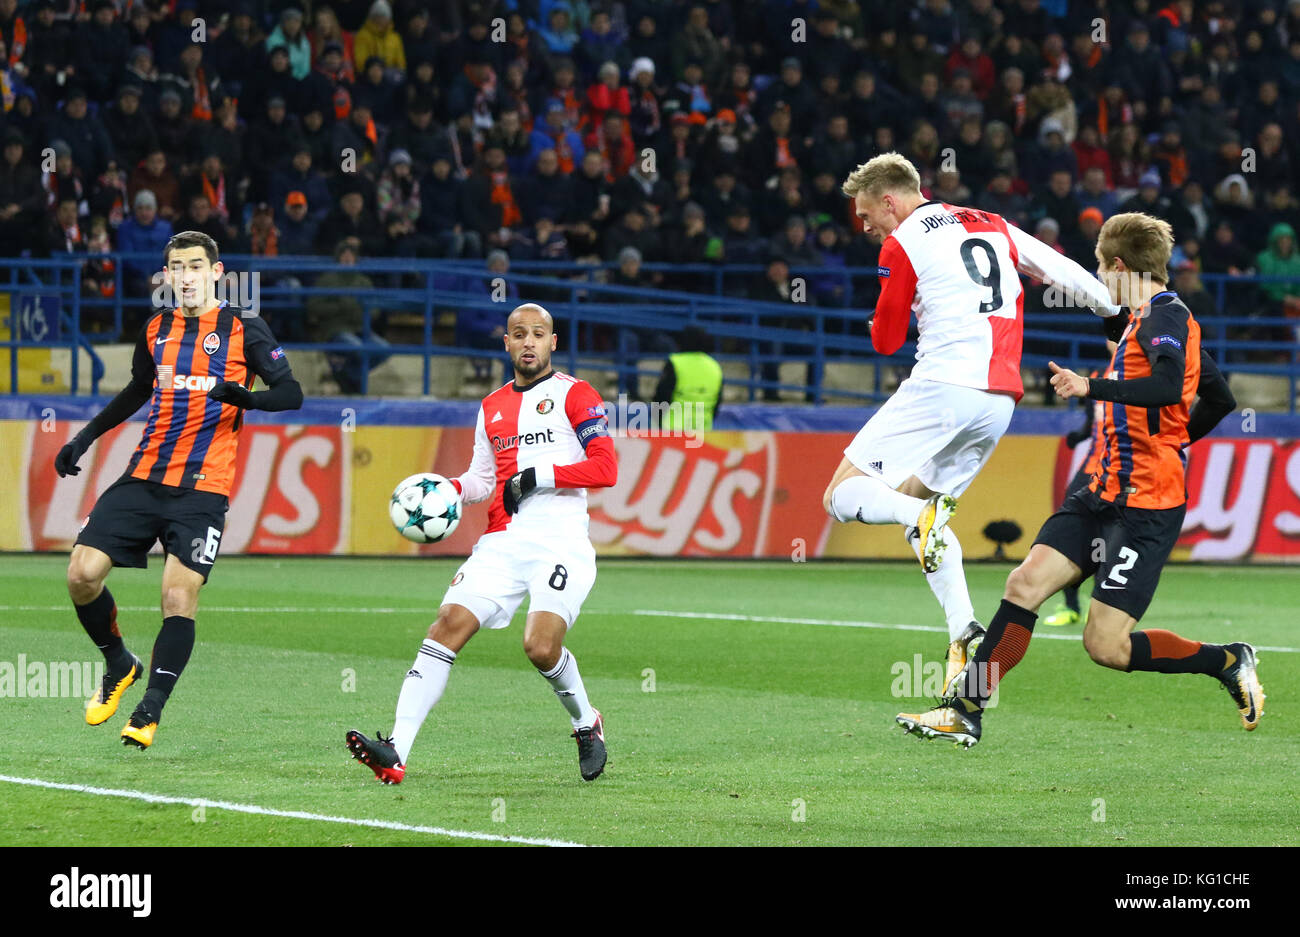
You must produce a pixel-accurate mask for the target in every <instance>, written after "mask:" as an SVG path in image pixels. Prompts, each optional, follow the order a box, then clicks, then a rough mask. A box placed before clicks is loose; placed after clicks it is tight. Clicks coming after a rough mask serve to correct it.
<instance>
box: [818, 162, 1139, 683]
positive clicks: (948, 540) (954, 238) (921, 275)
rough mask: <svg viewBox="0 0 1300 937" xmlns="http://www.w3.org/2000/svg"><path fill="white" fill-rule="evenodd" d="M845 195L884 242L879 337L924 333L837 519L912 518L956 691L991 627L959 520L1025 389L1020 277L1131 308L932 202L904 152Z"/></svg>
mask: <svg viewBox="0 0 1300 937" xmlns="http://www.w3.org/2000/svg"><path fill="white" fill-rule="evenodd" d="M842 190H843V192H844V194H845V195H847V196H849V197H850V198H852V199H853V207H854V212H855V213H856V215H857V217H858V218H860V219H861V220H862V228H863V232H864V233H865V234H866V235H867V236H868V237H870V238H872V239H874V240H877V241H880V242H881V248H880V261H879V264H880V266H879V269H878V275H879V278H880V299H879V300H878V302H877V303H876V312H875V316H874V317H873V318H872V320H871V343H872V345H873V346H874V347H875V349H876V351H878V352H880V353H881V354H882V355H892V354H893V353H894V352H896V351H898V349H899V348H900V347H901V346H902V345H903V342H904V340H905V339H906V338H907V330H908V324H909V322H910V321H911V318H912V315H913V314H915V315H916V322H917V330H918V333H919V337H918V339H917V343H916V364H915V366H914V367H913V368H912V373H911V376H910V377H908V378H907V380H905V381H903V382H902V384H900V385H899V386H898V390H897V391H895V392H894V394H893V396H892V397H890V398H889V400H888V401H886V402H885V404H884V406H882V407H881V408H880V409H879V410H878V411H877V412H876V414H875V415H874V416H873V417H872V418H871V419H870V420H869V421H868V422H867V424H866V425H865V426H864V427H863V428H862V430H861V431H860V432H859V433H858V434H857V436H856V437H855V438H854V439H853V441H852V442H851V443H850V444H849V446H848V448H847V449H845V450H844V459H843V460H842V461H841V462H840V464H839V467H838V468H837V469H836V470H835V474H834V475H833V476H832V478H831V481H830V484H829V485H827V486H826V493H825V495H824V496H823V499H822V503H823V505H824V506H825V508H826V511H827V513H829V514H830V515H831V516H832V517H834V518H835V519H836V520H837V521H841V522H848V521H854V520H856V521H860V522H862V523H864V524H901V525H902V527H903V529H904V534H905V536H906V538H907V542H908V543H909V544H910V545H911V546H912V548H913V549H914V550H915V551H916V554H917V557H918V558H919V559H920V561H921V566H922V568H923V569H924V570H925V574H926V579H927V581H928V582H929V584H930V588H931V590H932V591H933V592H934V595H935V597H936V598H937V599H938V600H939V604H940V605H941V606H942V607H943V611H944V617H945V618H946V620H947V624H948V637H949V645H948V668H947V674H946V677H945V680H944V692H945V693H946V692H947V690H948V688H949V687H950V686H951V683H952V681H953V680H954V679H955V678H956V676H957V674H958V673H959V672H960V671H961V669H962V667H964V666H965V664H966V660H967V658H968V656H969V654H970V653H971V651H973V649H974V648H975V647H977V646H978V643H979V641H980V640H981V639H982V637H983V635H984V629H983V627H981V625H980V623H979V622H978V621H976V620H975V613H974V608H973V607H972V605H971V600H970V591H969V589H968V588H967V585H966V576H965V572H964V571H963V569H962V551H961V545H960V543H959V542H958V540H957V537H956V535H955V534H954V532H953V531H952V530H951V529H950V528H948V526H947V525H948V521H949V519H950V518H951V517H952V514H953V512H954V511H955V510H956V508H957V499H958V498H959V497H960V496H961V495H962V493H963V492H964V491H965V490H966V489H967V487H969V485H970V484H971V482H972V481H974V479H975V476H976V475H977V474H979V471H980V469H981V468H983V467H984V465H985V463H987V462H988V460H989V458H990V456H992V454H993V449H994V447H995V446H996V445H997V443H998V440H999V439H1001V438H1002V434H1003V433H1005V432H1006V429H1007V424H1008V423H1009V422H1010V420H1011V411H1012V410H1013V409H1014V407H1015V405H1016V402H1017V401H1018V400H1019V399H1020V398H1021V397H1022V396H1023V395H1024V387H1023V385H1022V384H1021V380H1020V350H1021V339H1022V334H1023V321H1024V300H1025V295H1024V289H1023V288H1022V286H1021V283H1020V274H1021V273H1025V274H1028V275H1030V276H1032V277H1036V278H1037V279H1040V280H1044V281H1047V282H1048V283H1050V284H1052V285H1053V286H1054V287H1055V288H1057V289H1058V291H1059V292H1060V294H1061V295H1062V296H1064V297H1068V298H1070V299H1072V300H1073V302H1074V304H1076V305H1082V306H1085V307H1088V308H1090V309H1092V310H1093V311H1095V312H1096V313H1098V314H1099V315H1103V316H1113V315H1115V314H1117V313H1118V312H1119V308H1118V307H1117V306H1116V305H1115V304H1114V303H1113V302H1112V301H1111V299H1110V296H1109V295H1108V294H1107V292H1106V288H1105V286H1103V285H1102V284H1101V283H1099V282H1098V281H1097V280H1096V279H1095V278H1094V277H1093V276H1092V275H1091V274H1090V273H1088V271H1086V270H1085V269H1084V268H1083V267H1081V266H1079V265H1078V264H1077V263H1075V262H1074V261H1072V260H1070V259H1069V258H1068V257H1066V256H1064V255H1063V254H1060V253H1058V252H1056V251H1055V250H1053V249H1052V248H1050V247H1048V246H1047V245H1046V244H1044V243H1042V242H1041V241H1039V240H1037V239H1036V238H1034V237H1031V236H1030V235H1028V234H1026V233H1025V232H1023V231H1021V230H1020V229H1019V228H1017V227H1016V226H1015V225H1012V224H1008V223H1007V222H1006V221H1005V220H1004V219H1003V218H1001V217H1000V216H998V215H996V214H993V213H992V212H986V211H980V210H977V209H973V208H963V207H960V206H957V205H949V204H947V203H945V202H940V201H937V200H935V199H926V198H925V196H924V195H922V194H921V177H920V174H919V173H918V172H917V170H916V167H915V166H913V165H912V164H911V163H910V162H909V161H908V160H907V159H906V158H904V157H903V156H900V155H899V154H897V153H882V154H881V155H879V156H877V157H876V158H874V159H872V160H871V161H870V162H867V163H864V164H863V165H861V166H859V167H858V168H857V169H855V170H854V171H853V172H852V173H850V174H849V177H848V179H847V180H846V181H845V182H844V185H843V187H842ZM1062 304H1063V305H1064V304H1065V303H1064V302H1063V303H1062Z"/></svg>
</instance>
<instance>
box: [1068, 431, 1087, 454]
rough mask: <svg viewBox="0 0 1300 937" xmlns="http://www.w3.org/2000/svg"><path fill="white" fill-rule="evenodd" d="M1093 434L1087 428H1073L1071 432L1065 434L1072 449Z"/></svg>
mask: <svg viewBox="0 0 1300 937" xmlns="http://www.w3.org/2000/svg"><path fill="white" fill-rule="evenodd" d="M1091 435H1092V433H1090V432H1088V431H1087V430H1082V429H1076V430H1071V431H1070V432H1068V433H1066V434H1065V444H1066V445H1067V446H1069V447H1070V448H1071V449H1073V448H1074V447H1075V446H1077V445H1079V443H1081V442H1083V441H1084V440H1085V439H1087V438H1088V437H1089V436H1091Z"/></svg>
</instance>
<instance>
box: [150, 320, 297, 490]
mask: <svg viewBox="0 0 1300 937" xmlns="http://www.w3.org/2000/svg"><path fill="white" fill-rule="evenodd" d="M255 376H256V377H260V378H262V380H263V381H265V382H266V383H267V384H271V383H273V382H275V381H277V380H282V379H283V378H285V377H286V376H291V374H290V369H289V361H288V359H287V358H286V357H285V355H284V350H283V349H282V348H280V346H279V345H278V343H277V342H276V340H275V337H274V336H273V335H272V334H271V330H270V329H269V328H268V327H267V325H266V323H265V322H264V321H262V319H260V318H258V317H257V316H255V315H249V314H247V313H245V312H244V311H243V310H241V309H238V308H235V307H232V306H227V305H226V304H225V303H220V304H218V305H216V306H213V307H212V308H211V309H209V310H208V311H207V312H204V313H202V314H201V315H197V316H183V315H181V312H180V310H179V309H171V310H166V311H164V312H160V313H158V314H156V315H154V316H153V317H152V318H151V319H150V320H149V321H148V322H146V323H145V326H144V328H143V329H142V330H141V333H140V338H139V340H138V341H137V343H136V348H135V358H134V360H133V362H132V365H131V380H132V383H133V384H135V385H137V386H146V385H150V384H151V385H152V387H153V395H152V398H151V400H150V404H149V418H148V420H147V421H146V422H145V428H144V434H143V436H141V438H140V444H139V445H138V446H137V447H136V450H135V453H134V454H133V455H132V456H131V461H130V463H129V464H128V466H127V475H129V476H130V477H132V478H139V479H143V480H145V481H152V482H157V483H159V484H163V485H172V486H174V487H177V488H196V489H198V490H200V491H214V492H217V493H219V494H223V495H226V496H229V494H230V490H231V487H232V486H233V484H234V474H235V455H236V452H237V451H238V445H239V430H240V427H241V426H242V424H243V411H242V410H241V409H239V408H238V407H235V406H232V405H230V404H222V403H218V402H217V401H215V400H212V399H211V398H209V397H208V391H210V390H211V389H212V388H213V387H216V386H217V385H218V384H220V383H221V382H222V381H235V382H236V383H239V384H242V385H244V386H245V387H251V386H252V384H253V378H254V377H255Z"/></svg>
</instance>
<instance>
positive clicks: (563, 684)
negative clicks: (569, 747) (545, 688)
mask: <svg viewBox="0 0 1300 937" xmlns="http://www.w3.org/2000/svg"><path fill="white" fill-rule="evenodd" d="M537 672H538V673H540V674H541V675H542V676H543V677H545V678H546V682H547V683H549V684H550V685H551V689H552V690H554V691H555V695H556V696H557V697H559V699H560V702H561V703H563V704H564V708H565V709H567V710H568V711H569V719H570V720H572V722H573V727H574V728H575V729H585V728H589V727H591V726H593V725H595V724H596V710H594V709H592V708H591V703H590V702H589V701H588V700H587V688H586V687H585V686H583V685H582V675H581V674H580V673H578V662H577V660H575V659H574V656H573V655H572V654H570V653H569V649H568V648H567V647H566V648H565V649H564V650H563V652H562V653H561V654H560V661H559V663H557V664H556V665H555V666H554V667H553V668H551V669H550V670H545V671H543V670H539V671H537Z"/></svg>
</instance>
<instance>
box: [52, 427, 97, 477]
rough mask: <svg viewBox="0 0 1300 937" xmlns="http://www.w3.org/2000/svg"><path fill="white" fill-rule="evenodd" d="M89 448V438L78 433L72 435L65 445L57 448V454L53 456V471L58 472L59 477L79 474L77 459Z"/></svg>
mask: <svg viewBox="0 0 1300 937" xmlns="http://www.w3.org/2000/svg"><path fill="white" fill-rule="evenodd" d="M89 448H90V440H88V439H86V438H84V437H83V436H82V435H81V434H80V433H78V434H77V435H75V436H73V437H72V439H71V440H70V441H69V442H68V444H67V445H66V446H64V447H63V448H62V449H60V450H59V454H58V455H56V456H55V457H54V471H56V472H58V473H59V477H60V478H64V477H66V476H68V475H80V474H81V469H80V468H78V467H77V460H78V459H80V458H81V457H82V456H83V455H85V454H86V450H87V449H89Z"/></svg>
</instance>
